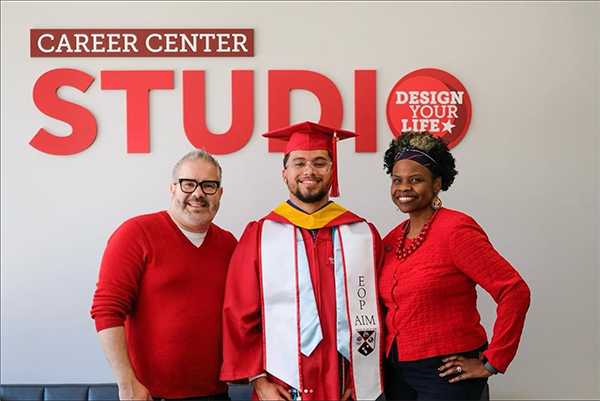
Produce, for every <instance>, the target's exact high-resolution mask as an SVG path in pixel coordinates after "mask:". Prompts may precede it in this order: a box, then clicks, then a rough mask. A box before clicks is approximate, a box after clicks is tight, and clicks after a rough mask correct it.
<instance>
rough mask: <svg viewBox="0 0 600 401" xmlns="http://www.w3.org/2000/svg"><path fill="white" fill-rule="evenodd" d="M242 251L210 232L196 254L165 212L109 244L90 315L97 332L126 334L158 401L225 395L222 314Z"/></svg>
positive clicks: (136, 365)
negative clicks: (234, 258) (233, 259)
mask: <svg viewBox="0 0 600 401" xmlns="http://www.w3.org/2000/svg"><path fill="white" fill-rule="evenodd" d="M236 243H237V241H236V239H235V237H234V236H233V235H232V234H231V233H229V232H228V231H225V230H222V229H221V228H219V227H217V226H216V225H214V224H211V226H210V228H209V229H208V232H207V234H206V237H205V239H204V243H203V244H202V245H201V246H200V247H199V248H198V247H196V246H195V245H194V244H192V243H191V242H190V241H189V240H188V239H187V237H185V235H184V234H183V233H182V232H181V230H180V229H179V228H178V227H177V226H176V225H175V223H174V222H173V220H172V219H171V218H170V217H169V215H168V214H167V212H164V211H163V212H159V213H154V214H149V215H144V216H139V217H135V218H133V219H130V220H128V221H126V222H125V223H123V225H121V226H120V227H119V228H118V229H117V230H116V231H115V233H114V234H113V235H112V237H111V238H110V239H109V241H108V244H107V247H106V250H105V252H104V257H103V258H102V265H101V267H100V276H99V279H98V284H97V289H96V293H95V295H94V300H93V304H92V310H91V315H92V318H94V319H95V323H96V330H97V331H100V330H103V329H106V328H109V327H115V326H123V325H124V326H125V330H126V336H127V348H128V351H129V356H130V359H131V363H132V365H133V369H134V371H135V373H136V376H137V378H138V380H139V381H140V382H141V383H142V384H143V385H144V386H146V387H147V388H148V390H149V391H150V394H152V396H153V397H164V398H184V397H191V396H198V395H210V394H218V393H225V392H227V385H226V384H225V383H223V382H220V381H219V371H220V368H221V362H222V356H221V350H222V341H221V312H222V309H223V295H224V289H225V288H224V287H225V277H226V274H227V266H228V263H229V258H230V256H231V254H232V253H233V249H234V248H235V245H236Z"/></svg>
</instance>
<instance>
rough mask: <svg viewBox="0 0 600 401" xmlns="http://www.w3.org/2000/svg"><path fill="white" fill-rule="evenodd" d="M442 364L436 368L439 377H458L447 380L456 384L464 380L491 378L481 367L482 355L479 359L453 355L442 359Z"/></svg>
mask: <svg viewBox="0 0 600 401" xmlns="http://www.w3.org/2000/svg"><path fill="white" fill-rule="evenodd" d="M442 362H444V364H443V365H442V366H440V367H439V368H438V370H439V371H440V372H441V373H440V377H446V376H450V375H458V376H455V377H453V378H452V379H450V380H448V381H449V382H450V383H456V382H458V381H461V380H466V379H483V378H487V377H490V376H492V373H491V372H490V371H489V370H487V369H486V368H485V366H483V361H482V355H481V353H480V355H479V358H465V357H464V356H461V355H453V356H449V357H447V358H444V359H442Z"/></svg>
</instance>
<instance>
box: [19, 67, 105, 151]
mask: <svg viewBox="0 0 600 401" xmlns="http://www.w3.org/2000/svg"><path fill="white" fill-rule="evenodd" d="M92 82H94V77H92V76H91V75H88V74H86V73H85V72H83V71H79V70H73V69H69V68H59V69H56V70H52V71H48V72H46V73H44V74H42V76H40V77H39V78H38V80H37V81H36V83H35V85H34V87H33V103H34V104H35V106H36V107H37V108H38V110H39V111H41V112H42V113H44V114H45V115H47V116H48V117H52V118H55V119H57V120H60V121H63V122H65V123H67V124H69V125H70V126H71V127H72V128H73V130H72V132H71V134H70V135H69V136H56V135H53V134H51V133H50V132H48V131H46V130H45V129H43V128H41V129H40V130H39V131H38V132H37V133H36V134H35V136H34V137H33V139H32V140H31V141H30V142H29V144H30V145H31V146H33V147H34V148H36V149H37V150H39V151H40V152H44V153H48V154H51V155H73V154H76V153H79V152H83V151H84V150H86V149H87V148H88V147H90V145H91V144H92V143H93V142H94V140H95V139H96V134H97V132H98V128H97V126H96V119H95V118H94V116H93V115H92V113H90V111H89V110H88V109H86V108H84V107H82V106H80V105H78V104H75V103H71V102H67V101H66V100H63V99H61V98H59V97H58V95H57V93H56V91H57V90H58V88H60V87H61V86H72V87H74V88H76V89H79V90H80V91H81V92H85V91H86V90H87V89H88V88H89V87H90V85H91V84H92Z"/></svg>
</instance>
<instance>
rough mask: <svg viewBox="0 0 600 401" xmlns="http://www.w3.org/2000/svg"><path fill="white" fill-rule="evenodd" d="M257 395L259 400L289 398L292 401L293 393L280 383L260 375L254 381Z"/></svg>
mask: <svg viewBox="0 0 600 401" xmlns="http://www.w3.org/2000/svg"><path fill="white" fill-rule="evenodd" d="M252 385H253V386H254V390H255V391H256V395H258V399H259V400H288V401H291V399H292V395H291V394H290V393H288V391H287V390H286V389H285V387H283V386H282V385H280V384H277V383H273V382H272V381H270V380H269V379H267V378H266V377H264V376H263V377H259V378H258V379H256V380H253V381H252Z"/></svg>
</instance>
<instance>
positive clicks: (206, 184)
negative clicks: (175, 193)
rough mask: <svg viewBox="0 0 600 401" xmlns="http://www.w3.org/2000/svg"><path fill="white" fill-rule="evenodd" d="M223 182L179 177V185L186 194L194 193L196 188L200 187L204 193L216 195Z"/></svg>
mask: <svg viewBox="0 0 600 401" xmlns="http://www.w3.org/2000/svg"><path fill="white" fill-rule="evenodd" d="M220 185H221V183H220V182H219V181H212V180H208V181H196V180H192V179H191V178H180V179H179V187H180V188H181V192H185V193H186V194H191V193H194V191H195V190H196V188H198V187H200V189H201V190H202V192H204V195H214V194H216V193H217V190H218V189H219V186H220Z"/></svg>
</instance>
